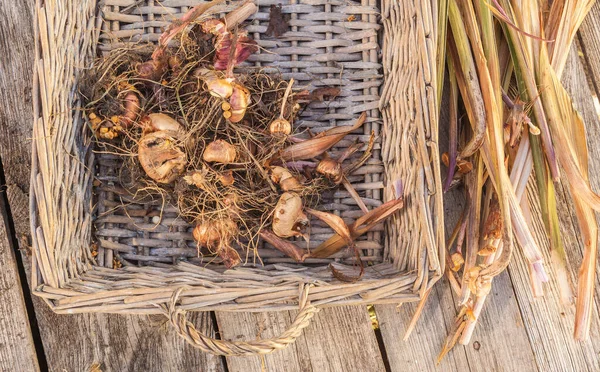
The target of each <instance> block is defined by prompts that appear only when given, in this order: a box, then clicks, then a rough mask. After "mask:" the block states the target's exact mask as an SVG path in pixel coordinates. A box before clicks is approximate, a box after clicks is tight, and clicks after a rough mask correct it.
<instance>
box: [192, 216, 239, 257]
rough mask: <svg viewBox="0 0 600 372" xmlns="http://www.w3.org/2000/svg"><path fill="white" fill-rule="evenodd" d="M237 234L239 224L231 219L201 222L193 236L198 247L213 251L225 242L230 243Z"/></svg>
mask: <svg viewBox="0 0 600 372" xmlns="http://www.w3.org/2000/svg"><path fill="white" fill-rule="evenodd" d="M237 234H238V227H237V224H236V223H235V222H234V221H233V220H231V219H229V218H223V219H219V220H208V221H200V223H198V224H197V225H196V227H195V228H194V230H193V231H192V236H193V237H194V240H195V241H196V242H197V243H198V245H200V246H202V247H204V248H208V249H210V250H212V251H214V249H216V248H218V247H219V246H220V245H221V244H222V243H223V242H224V241H226V242H229V241H230V240H231V239H232V238H234V237H235V236H236V235H237Z"/></svg>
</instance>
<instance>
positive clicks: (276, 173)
mask: <svg viewBox="0 0 600 372" xmlns="http://www.w3.org/2000/svg"><path fill="white" fill-rule="evenodd" d="M271 181H273V182H274V183H276V184H278V185H279V187H281V189H282V190H283V191H297V190H300V189H301V188H302V184H301V183H300V181H298V179H297V178H296V177H294V176H293V175H292V173H291V172H290V171H289V170H287V169H286V168H284V167H279V166H275V167H273V168H271Z"/></svg>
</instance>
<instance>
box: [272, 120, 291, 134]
mask: <svg viewBox="0 0 600 372" xmlns="http://www.w3.org/2000/svg"><path fill="white" fill-rule="evenodd" d="M269 132H271V134H273V135H278V134H283V135H288V134H290V133H292V125H291V124H290V122H289V121H287V120H285V119H284V118H279V119H275V120H273V121H272V122H271V124H270V125H269Z"/></svg>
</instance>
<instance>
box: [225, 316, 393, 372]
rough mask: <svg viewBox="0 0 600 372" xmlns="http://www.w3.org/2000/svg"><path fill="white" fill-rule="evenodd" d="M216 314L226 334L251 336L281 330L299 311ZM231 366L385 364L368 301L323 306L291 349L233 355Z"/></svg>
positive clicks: (355, 367) (317, 371)
mask: <svg viewBox="0 0 600 372" xmlns="http://www.w3.org/2000/svg"><path fill="white" fill-rule="evenodd" d="M216 314H217V323H218V324H219V330H220V332H221V335H222V337H223V338H225V339H230V340H250V339H257V338H258V337H262V338H268V337H273V336H275V335H276V334H278V333H281V332H283V331H284V330H285V328H286V327H287V326H289V325H290V323H291V322H292V320H293V318H294V316H295V315H296V312H295V311H283V312H276V313H275V312H270V313H245V314H241V313H240V314H237V313H236V314H227V313H222V312H217V313H216ZM227 367H228V369H229V371H230V372H251V371H263V370H266V371H286V372H296V371H298V372H300V371H301V372H309V371H314V372H321V371H323V372H325V371H361V372H362V371H365V372H369V371H373V372H375V371H383V370H385V369H384V363H383V359H382V357H381V354H380V351H379V347H378V345H377V340H376V337H375V333H374V332H373V329H372V328H371V322H370V319H369V316H368V313H367V309H366V307H364V306H360V307H359V306H342V307H335V308H327V309H322V310H321V311H320V312H319V313H317V315H315V317H314V318H313V320H312V322H311V325H310V326H309V327H308V328H306V329H304V334H303V336H301V337H299V338H298V339H297V340H296V342H295V343H294V344H292V345H290V346H289V347H288V348H287V349H283V350H281V351H278V352H275V353H272V354H267V355H265V356H262V357H258V356H257V357H229V358H227Z"/></svg>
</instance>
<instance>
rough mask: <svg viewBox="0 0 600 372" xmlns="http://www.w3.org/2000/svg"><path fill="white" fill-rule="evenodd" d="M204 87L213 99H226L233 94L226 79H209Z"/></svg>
mask: <svg viewBox="0 0 600 372" xmlns="http://www.w3.org/2000/svg"><path fill="white" fill-rule="evenodd" d="M206 85H207V87H208V92H209V93H210V95H211V96H213V97H217V98H222V99H227V98H229V97H231V95H232V94H233V85H232V84H231V83H230V82H229V81H228V80H227V79H209V80H207V81H206Z"/></svg>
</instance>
